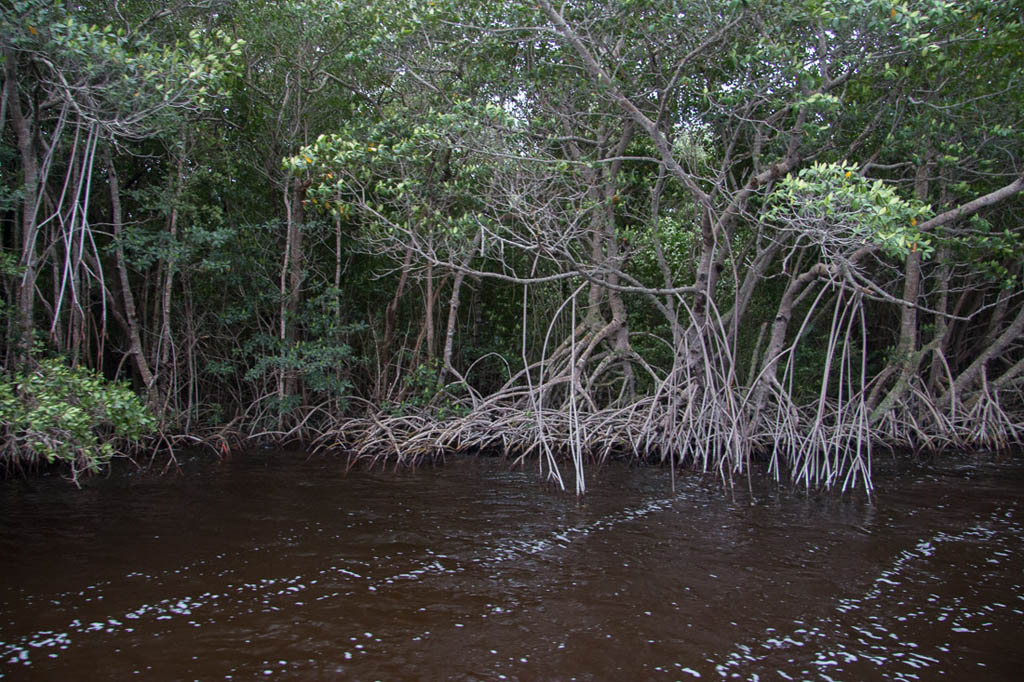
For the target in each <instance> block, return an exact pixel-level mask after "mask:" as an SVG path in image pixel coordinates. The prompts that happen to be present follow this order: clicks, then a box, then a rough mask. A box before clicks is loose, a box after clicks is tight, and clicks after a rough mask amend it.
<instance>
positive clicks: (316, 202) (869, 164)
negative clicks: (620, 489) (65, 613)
mask: <svg viewBox="0 0 1024 682" xmlns="http://www.w3.org/2000/svg"><path fill="white" fill-rule="evenodd" d="M2 11H3V16H2V20H0V21H2V23H0V36H2V37H0V47H2V50H3V52H2V60H3V72H2V73H3V90H2V93H3V106H2V113H0V128H2V130H0V133H2V138H0V229H2V235H0V238H2V242H0V249H2V250H0V287H2V289H0V291H2V299H0V303H2V308H0V315H2V318H0V330H2V333H3V337H2V339H3V340H2V344H3V345H2V353H3V362H4V368H5V369H4V371H5V373H6V376H7V381H6V383H4V384H3V386H4V387H5V388H3V390H4V391H5V393H3V394H2V396H0V398H2V400H3V404H4V406H5V407H4V414H3V416H2V421H3V423H4V428H5V434H6V436H5V439H6V440H5V441H4V443H5V449H4V456H5V457H6V458H7V461H9V462H10V461H14V459H16V458H19V457H28V458H38V457H46V458H53V457H61V458H69V457H70V458H73V459H75V461H80V462H81V461H84V460H82V459H81V456H82V453H90V452H95V455H96V456H95V457H94V458H93V460H94V461H98V460H96V458H100V459H101V458H102V457H105V456H108V455H109V454H110V452H111V451H110V450H109V449H102V448H105V447H106V446H104V445H97V444H96V441H95V435H96V433H97V431H96V424H98V423H100V422H103V421H104V420H108V421H109V419H110V418H108V417H103V416H102V415H101V413H100V412H97V411H96V410H98V409H99V406H100V405H102V404H105V403H106V404H109V405H110V409H115V408H114V405H115V404H117V405H122V404H126V403H124V397H123V396H122V395H121V393H118V392H109V393H108V392H106V391H108V389H105V388H102V387H103V386H106V384H96V385H95V386H94V387H93V388H92V389H90V390H94V391H95V396H96V397H95V399H94V400H95V401H96V402H94V403H93V405H94V407H95V408H96V410H93V409H92V408H89V409H87V410H86V412H88V413H89V415H91V416H90V417H89V419H92V420H93V421H91V422H89V423H88V424H87V423H86V422H87V421H88V420H85V421H82V422H81V423H80V424H78V422H76V424H78V425H77V426H75V427H73V428H71V427H69V428H64V427H59V428H58V427H56V426H46V427H40V428H39V429H35V430H34V431H33V429H34V428H35V427H33V428H28V427H26V426H25V424H26V423H27V422H26V421H25V420H26V419H27V417H25V415H26V414H28V413H29V412H30V411H31V410H34V409H37V407H36V406H35V403H36V402H38V401H39V399H38V398H37V397H35V396H38V395H42V394H41V393H39V392H38V391H37V390H36V389H29V388H28V386H29V384H28V383H26V380H25V379H26V377H31V376H40V377H50V379H48V380H47V381H49V385H50V386H51V387H52V386H55V384H54V382H55V381H56V379H55V377H58V376H59V372H58V367H57V366H56V365H55V364H54V361H52V360H47V361H45V363H41V362H40V361H39V360H38V359H37V357H36V355H34V354H33V353H32V352H30V351H31V349H32V348H34V347H36V346H37V344H45V345H46V346H48V347H49V348H50V349H51V351H54V352H58V353H60V354H62V357H63V358H64V359H63V360H62V361H61V362H64V363H66V365H67V366H68V367H72V368H75V369H73V370H71V374H69V375H67V376H68V377H69V380H73V381H75V382H78V383H79V384H82V385H85V383H87V382H92V381H97V382H98V381H99V379H98V378H96V376H97V375H96V374H82V373H81V372H83V371H85V370H83V369H81V368H91V370H93V371H94V372H98V373H100V374H102V375H105V376H106V377H107V378H108V379H110V380H115V381H120V380H127V381H130V382H131V383H132V385H133V387H134V390H135V391H136V392H137V394H138V395H139V396H141V398H142V399H143V401H144V402H145V405H146V406H147V409H148V410H149V411H150V414H152V415H153V417H154V418H155V419H156V420H157V422H158V425H159V430H160V433H161V434H162V436H163V438H162V439H161V442H174V439H175V438H183V437H188V438H191V439H205V440H207V441H209V442H216V443H218V444H220V443H222V442H224V440H225V439H231V438H234V437H238V438H271V439H288V438H294V439H300V438H301V439H306V440H316V441H317V442H318V443H320V444H321V445H325V446H329V447H339V448H345V449H347V450H349V451H350V452H353V453H355V454H356V455H359V456H367V457H373V458H376V457H382V456H383V457H392V456H396V457H399V458H403V459H411V460H416V459H418V458H419V457H422V456H427V455H433V454H436V453H439V452H442V451H444V450H445V449H452V448H469V447H500V448H504V449H506V450H508V451H512V452H514V453H517V454H532V455H536V456H539V457H540V458H541V463H542V466H544V467H545V470H546V471H548V472H549V473H550V475H551V476H553V477H555V478H556V479H557V480H559V481H561V480H562V478H561V473H560V471H559V462H560V461H561V460H562V458H566V459H567V460H569V461H571V462H572V463H573V465H574V467H575V469H576V472H577V474H580V473H581V472H582V466H583V462H584V461H585V460H586V459H587V458H588V457H604V456H610V455H612V454H629V455H631V456H637V457H643V458H655V459H657V460H659V461H664V462H669V463H671V464H673V466H674V465H676V464H678V463H689V464H693V465H695V466H697V467H698V468H702V469H705V470H714V471H717V472H719V473H720V475H722V476H723V477H728V476H731V475H733V474H735V473H738V472H744V471H746V470H747V468H748V466H749V463H750V459H751V458H752V457H765V458H767V459H768V460H769V461H770V463H771V466H772V470H773V471H774V473H775V474H776V475H778V474H779V473H780V472H787V473H788V475H790V476H792V477H793V478H795V479H797V480H800V481H804V482H806V483H807V484H826V485H831V484H841V485H844V486H845V485H850V484H853V483H855V482H858V481H860V482H863V484H865V485H867V486H870V482H869V481H870V452H871V448H872V445H873V444H877V443H879V442H882V443H886V444H888V445H906V446H911V447H946V446H957V447H964V446H972V447H977V446H999V445H1005V444H1006V443H1008V442H1019V441H1020V440H1021V438H1022V437H1024V419H1022V416H1024V400H1022V386H1024V344H1022V342H1021V339H1022V338H1024V334H1022V332H1024V296H1022V294H1024V284H1022V282H1021V275H1022V274H1024V273H1022V266H1024V250H1022V248H1021V238H1022V236H1024V219H1022V216H1024V200H1022V196H1024V195H1022V194H1021V192H1022V190H1024V162H1022V159H1024V126H1022V120H1021V119H1022V117H1024V82H1022V80H1024V68H1022V67H1024V47H1022V46H1024V13H1022V12H1021V9H1020V7H1019V3H1014V2H1010V1H1009V0H985V1H971V2H951V1H946V0H901V1H896V0H844V1H842V2H839V1H833V0H735V1H733V0H717V1H714V2H689V1H688V0H679V1H676V2H668V3H666V2H663V1H662V2H652V1H649V0H598V1H596V2H589V1H588V2H568V3H565V4H560V5H555V4H552V3H549V2H547V1H546V0H542V1H540V2H527V3H518V2H472V1H471V2H448V1H446V0H442V1H437V2H434V1H432V2H426V1H423V2H419V1H416V2H407V1H406V2H391V1H390V0H380V1H376V2H369V3H347V2H336V1H334V0H289V1H288V2H262V1H259V2H238V1H237V0H196V1H193V2H189V1H187V0H182V2H177V3H172V4H171V5H168V4H167V3H156V2H149V1H148V0H133V1H131V2H96V3H90V4H88V5H87V6H86V5H82V6H67V5H65V4H63V3H53V2H50V1H49V0H19V1H17V2H12V3H7V4H5V5H4V8H3V10H2ZM40 372H41V374H40ZM90 385H91V384H90ZM62 390H63V389H61V390H51V391H49V392H48V393H47V394H46V395H48V396H49V397H48V398H47V399H46V400H47V401H49V402H53V401H58V402H59V401H61V400H64V401H65V402H66V403H67V405H68V406H69V408H68V409H69V410H70V409H71V408H72V407H75V406H77V405H78V402H76V401H79V402H80V401H81V400H82V398H81V397H78V398H72V397H66V398H61V397H60V396H62V395H64V393H62V392H61V391H62ZM116 390H120V389H116ZM109 391H115V389H112V388H111V389H109ZM75 395H77V396H81V393H76V394H75ZM68 396H70V394H68ZM90 410H91V411H90ZM76 419H77V417H76ZM83 419H84V418H83ZM96 420H99V421H96ZM129 422H130V423H131V424H134V425H136V426H133V427H132V428H126V429H125V430H122V431H117V433H118V435H120V436H124V437H132V436H139V435H141V430H140V429H141V428H142V427H143V426H147V425H148V422H146V419H145V418H143V416H142V415H140V414H136V413H134V412H132V414H131V415H130V418H129V417H125V418H124V419H123V420H121V419H120V418H118V419H114V420H113V423H114V425H115V427H117V425H118V424H122V423H123V424H128V423H129ZM33 423H34V422H33ZM30 432H32V433H37V432H38V433H46V434H50V435H48V436H47V437H46V438H41V437H36V436H29V435H27V434H29V433H30ZM54 434H63V435H54ZM94 447H100V448H101V449H100V450H95V451H93V450H90V448H94ZM582 485H583V483H582V477H581V476H577V489H578V490H580V491H582Z"/></svg>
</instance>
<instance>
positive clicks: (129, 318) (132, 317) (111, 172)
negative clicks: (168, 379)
mask: <svg viewBox="0 0 1024 682" xmlns="http://www.w3.org/2000/svg"><path fill="white" fill-rule="evenodd" d="M105 156H106V161H107V179H108V181H109V183H110V213H111V216H110V217H111V221H110V222H111V225H112V226H113V230H114V244H115V247H114V257H115V260H116V261H117V274H118V277H119V280H120V283H121V300H122V301H123V303H124V319H125V322H126V323H127V325H128V343H129V353H130V354H131V356H132V360H133V361H134V363H135V369H136V370H137V371H138V373H139V378H140V379H141V380H142V383H143V385H144V386H145V388H146V393H147V400H148V401H149V403H150V405H151V406H153V407H156V408H159V407H160V404H159V403H160V401H159V399H158V396H156V392H155V391H152V389H153V387H154V386H153V384H154V376H153V373H152V371H151V370H150V367H149V363H148V362H147V361H146V353H145V350H144V348H143V345H142V336H141V334H140V333H139V318H138V315H137V313H136V309H135V296H134V295H133V294H132V288H131V282H130V280H129V278H128V264H127V263H126V262H125V258H124V248H123V247H122V245H121V241H120V240H121V235H122V231H123V219H122V213H121V188H120V185H119V183H118V179H117V171H116V169H115V168H114V161H113V159H112V158H111V156H110V151H109V150H108V151H106V152H105Z"/></svg>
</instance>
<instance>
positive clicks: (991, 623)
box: [0, 452, 1024, 680]
mask: <svg viewBox="0 0 1024 682" xmlns="http://www.w3.org/2000/svg"><path fill="white" fill-rule="evenodd" d="M885 459H886V458H885V457H876V469H879V470H880V471H879V473H877V475H876V481H875V483H876V486H877V488H876V491H875V494H874V495H873V497H872V498H871V499H870V500H868V499H867V498H866V496H865V495H864V494H863V493H855V494H849V493H847V494H846V495H840V494H838V493H807V492H805V491H800V490H794V489H789V488H788V487H786V486H781V487H780V486H776V485H774V484H770V483H766V482H761V483H758V482H757V481H755V490H754V494H753V496H752V495H751V494H750V493H749V492H748V491H747V489H746V484H745V483H744V485H743V487H742V489H740V488H737V489H736V490H730V489H729V488H726V487H723V486H722V484H721V482H719V481H715V480H712V479H703V480H702V479H701V478H700V477H698V476H695V475H692V474H685V475H681V476H679V477H678V479H677V487H676V491H675V493H673V492H672V491H671V489H670V484H669V476H668V472H666V471H664V470H660V469H657V468H635V469H628V468H626V467H625V466H622V465H608V466H605V467H603V468H601V469H600V470H597V469H592V470H591V471H590V472H589V474H588V475H589V477H590V480H588V489H589V491H590V492H589V493H588V496H587V498H586V500H585V502H584V503H583V504H578V503H577V502H576V500H575V499H574V498H573V497H572V496H571V494H567V493H562V492H559V491H557V490H555V489H554V488H553V487H551V486H550V485H548V484H545V483H544V482H543V480H542V479H541V478H540V477H539V476H538V474H537V472H536V471H535V469H534V466H535V465H533V466H527V468H526V470H521V469H515V470H510V469H509V466H508V462H507V461H504V460H499V459H487V458H452V459H449V460H448V462H447V463H446V464H445V465H444V466H439V467H429V466H428V467H426V468H423V469H420V470H418V471H414V472H410V471H399V472H391V471H387V472H382V471H379V470H378V471H372V472H366V471H363V472H351V473H347V474H346V473H345V463H344V461H342V460H339V459H334V458H330V457H324V456H315V457H312V458H307V457H306V456H305V454H303V453H281V452H278V453H270V452H255V453H249V454H247V455H235V456H234V457H232V458H231V459H226V460H224V461H221V462H211V461H209V457H208V456H206V457H194V458H192V459H190V460H189V459H186V460H183V461H182V469H181V471H180V472H179V473H174V474H168V475H165V476H159V475H157V474H155V473H151V472H146V471H134V470H131V469H130V468H128V467H119V468H118V469H116V470H115V472H114V473H112V474H111V475H109V476H107V477H100V478H93V479H90V480H88V481H86V482H85V484H84V486H83V488H82V489H81V490H77V489H75V488H74V487H73V486H70V484H68V483H66V482H65V481H63V480H61V479H60V478H59V477H57V476H53V477H49V478H47V477H34V478H30V479H17V480H8V481H4V482H2V483H0V518H2V527H0V677H2V678H4V679H5V680H126V679H130V678H132V677H135V678H137V679H144V680H255V679H290V680H690V679H697V678H703V679H713V680H714V679H721V678H733V679H748V680H875V679H892V680H936V679H948V680H1017V679H1022V676H1024V505H1022V495H1021V493H1022V492H1024V461H1022V459H1021V458H1020V457H1011V458H1004V459H1001V460H1000V459H993V458H955V457H950V458H943V459H936V460H931V461H928V462H923V463H915V464H913V465H903V464H899V465H896V464H892V463H888V464H887V463H886V462H885V461H884V460H885ZM158 464H159V463H158ZM157 468H159V466H158V467H157Z"/></svg>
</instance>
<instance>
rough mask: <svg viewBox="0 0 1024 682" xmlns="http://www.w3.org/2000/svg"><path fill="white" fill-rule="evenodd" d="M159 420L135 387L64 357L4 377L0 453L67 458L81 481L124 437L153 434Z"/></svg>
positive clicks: (0, 388)
mask: <svg viewBox="0 0 1024 682" xmlns="http://www.w3.org/2000/svg"><path fill="white" fill-rule="evenodd" d="M155 427H156V419H155V418H154V417H153V415H152V414H150V413H149V412H148V411H147V409H146V407H145V405H143V403H142V401H141V400H140V399H139V397H138V396H136V395H135V394H134V393H133V392H132V391H131V389H129V388H128V387H127V386H124V385H122V384H116V383H113V382H110V381H107V380H106V379H104V378H103V377H102V376H101V375H99V374H97V373H96V372H94V371H92V370H89V369H85V368H83V367H75V368H72V367H68V366H67V365H66V364H64V361H63V360H62V359H59V358H43V359H40V360H38V363H37V364H36V366H35V367H33V368H32V369H28V370H23V371H21V372H18V373H16V374H14V376H13V377H10V378H9V380H3V381H0V458H2V459H4V460H6V461H7V462H8V463H11V462H15V461H29V462H36V461H40V460H45V461H47V462H55V461H63V462H67V463H68V464H70V465H71V471H72V476H73V477H74V478H75V479H76V480H77V477H78V475H79V474H80V473H81V472H83V471H86V470H88V471H93V472H95V471H98V470H99V469H100V467H101V466H103V465H104V464H106V463H107V462H108V461H109V460H110V458H111V457H112V456H113V455H114V454H115V452H116V446H115V443H117V442H118V441H126V440H135V439H138V438H140V437H141V436H143V435H145V434H147V433H150V432H152V431H153V429H154V428H155Z"/></svg>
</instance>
